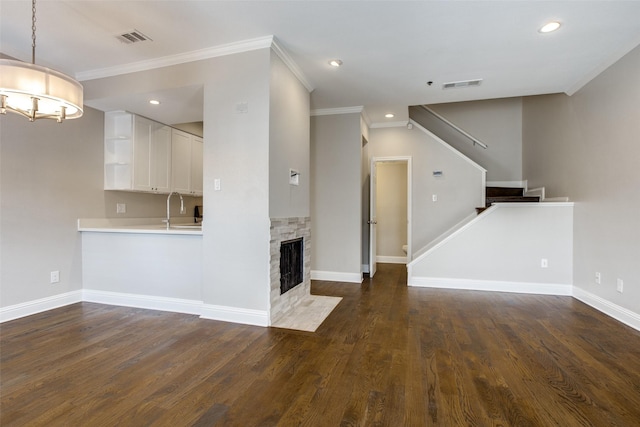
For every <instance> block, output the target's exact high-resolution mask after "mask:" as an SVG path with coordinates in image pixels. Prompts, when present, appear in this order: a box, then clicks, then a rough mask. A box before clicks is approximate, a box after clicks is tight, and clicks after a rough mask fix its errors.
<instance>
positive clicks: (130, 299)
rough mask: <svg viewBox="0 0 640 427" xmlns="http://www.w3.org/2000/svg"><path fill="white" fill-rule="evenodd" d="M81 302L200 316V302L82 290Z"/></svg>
mask: <svg viewBox="0 0 640 427" xmlns="http://www.w3.org/2000/svg"><path fill="white" fill-rule="evenodd" d="M82 300H83V301H86V302H95V303H99V304H108V305H119V306H123V307H136V308H146V309H148V310H161V311H171V312H174V313H184V314H195V315H200V312H201V311H202V301H196V300H187V299H180V298H168V297H158V296H150V295H138V294H126V293H122V292H109V291H99V290H93V289H84V290H83V291H82Z"/></svg>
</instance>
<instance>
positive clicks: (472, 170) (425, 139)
mask: <svg viewBox="0 0 640 427" xmlns="http://www.w3.org/2000/svg"><path fill="white" fill-rule="evenodd" d="M369 136H370V140H369V145H370V147H369V154H370V155H371V157H388V156H411V157H412V180H411V184H412V188H411V191H412V214H411V217H412V230H411V233H412V234H411V243H412V248H411V249H412V252H413V253H414V254H415V253H416V252H418V251H420V249H421V248H423V247H424V246H426V245H427V244H429V242H431V241H432V240H434V239H435V238H436V237H438V236H439V235H440V234H441V233H443V232H444V231H446V230H448V229H449V228H451V227H452V226H454V225H455V224H457V223H458V222H460V221H461V220H462V219H464V218H465V217H467V216H468V215H470V214H473V213H474V212H475V208H476V207H477V206H482V195H483V192H484V188H483V181H482V172H481V170H480V169H477V168H476V167H474V166H472V165H471V164H470V163H469V162H468V161H467V160H465V159H464V158H462V157H460V156H458V155H456V154H454V153H453V151H452V150H451V149H450V148H447V147H446V146H445V145H443V144H441V143H439V142H437V140H436V139H434V138H433V137H431V136H429V135H428V134H426V133H424V132H423V131H421V130H420V129H418V127H414V128H413V129H411V130H409V129H407V128H406V127H397V128H378V129H371V130H370V133H369ZM434 171H442V172H443V176H442V177H440V178H437V177H434V176H433V172H434ZM433 194H436V195H437V196H438V201H437V202H432V201H431V200H432V199H431V196H432V195H433Z"/></svg>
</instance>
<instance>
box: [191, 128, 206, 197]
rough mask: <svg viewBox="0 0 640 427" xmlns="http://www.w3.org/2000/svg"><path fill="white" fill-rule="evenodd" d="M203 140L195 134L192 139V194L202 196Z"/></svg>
mask: <svg viewBox="0 0 640 427" xmlns="http://www.w3.org/2000/svg"><path fill="white" fill-rule="evenodd" d="M202 149H203V140H202V138H200V137H199V136H194V137H193V139H192V141H191V194H192V195H194V196H202V187H203V185H202V167H203V159H202Z"/></svg>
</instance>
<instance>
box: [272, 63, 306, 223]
mask: <svg viewBox="0 0 640 427" xmlns="http://www.w3.org/2000/svg"><path fill="white" fill-rule="evenodd" d="M269 95H270V96H269V102H270V108H269V110H270V113H269V114H270V116H269V216H271V217H272V218H288V217H308V216H309V214H310V190H309V185H310V182H311V181H310V178H311V169H310V160H309V156H310V154H309V153H310V141H309V139H310V135H309V126H310V125H309V122H310V117H309V102H310V96H309V91H308V90H307V89H306V88H305V87H304V86H303V85H302V83H300V81H299V80H298V79H297V78H296V77H295V76H294V74H293V73H292V72H291V70H290V69H289V68H288V67H287V66H286V65H285V63H284V62H282V60H281V59H280V58H279V57H278V55H276V54H275V53H274V52H271V83H270V90H269ZM289 169H295V170H296V171H298V172H299V173H300V175H299V185H290V184H289Z"/></svg>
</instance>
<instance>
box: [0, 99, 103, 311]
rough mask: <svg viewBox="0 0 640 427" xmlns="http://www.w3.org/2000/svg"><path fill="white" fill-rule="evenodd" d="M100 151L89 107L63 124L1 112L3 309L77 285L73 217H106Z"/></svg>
mask: <svg viewBox="0 0 640 427" xmlns="http://www.w3.org/2000/svg"><path fill="white" fill-rule="evenodd" d="M103 150H104V143H103V114H102V113H101V112H99V111H96V110H93V109H91V108H85V112H84V116H83V117H82V118H81V119H77V120H67V121H65V122H64V123H62V124H59V123H56V122H55V121H52V120H39V121H36V122H34V123H30V122H29V121H28V120H27V119H26V118H24V117H21V116H18V115H16V114H12V113H7V115H2V116H0V189H1V191H0V202H1V205H2V207H1V210H0V211H1V215H2V216H1V218H0V236H1V238H0V250H1V252H0V264H1V265H0V279H1V280H0V304H1V306H2V307H7V306H10V305H14V304H19V303H23V302H27V301H32V300H36V299H41V298H47V297H50V296H53V295H57V294H62V293H65V292H70V291H74V290H79V289H81V288H82V266H81V245H80V234H79V233H78V231H77V219H78V218H79V217H103V216H104V214H105V209H106V203H105V197H104V195H103V194H104V191H103V190H102V187H103V178H102V177H103V160H102V159H103ZM113 211H114V212H115V205H114V206H113ZM54 270H58V271H60V283H57V284H50V272H51V271H54Z"/></svg>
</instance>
